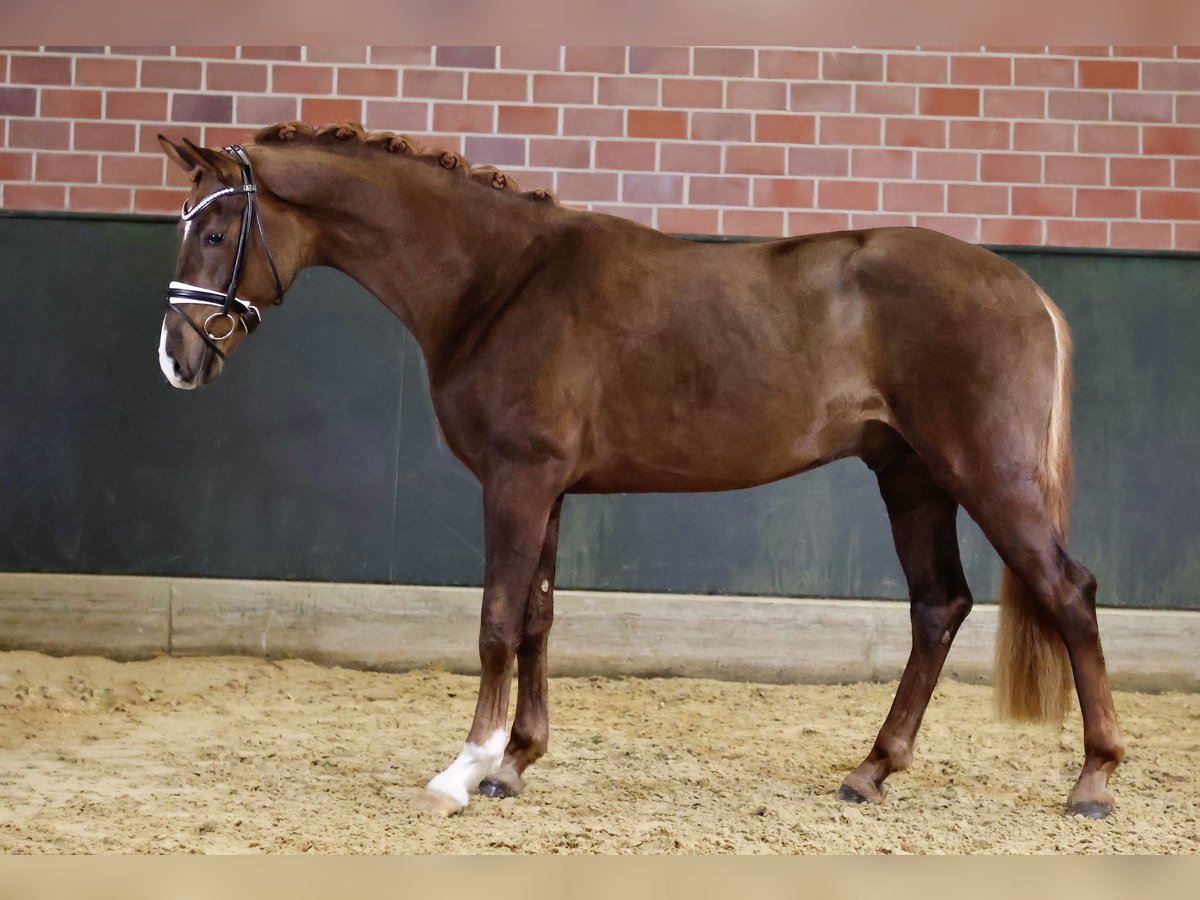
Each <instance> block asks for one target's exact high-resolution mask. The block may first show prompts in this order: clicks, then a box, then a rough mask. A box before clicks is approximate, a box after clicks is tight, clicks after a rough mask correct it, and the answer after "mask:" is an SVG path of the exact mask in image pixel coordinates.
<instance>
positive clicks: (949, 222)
mask: <svg viewBox="0 0 1200 900" xmlns="http://www.w3.org/2000/svg"><path fill="white" fill-rule="evenodd" d="M915 224H916V225H917V227H919V228H928V229H930V230H932V231H940V232H941V233H942V234H948V235H950V236H951V237H956V238H958V239H959V240H960V241H967V242H968V243H972V244H974V243H977V242H978V241H979V220H978V219H977V218H975V217H974V216H934V215H918V216H917V217H916V223H915Z"/></svg>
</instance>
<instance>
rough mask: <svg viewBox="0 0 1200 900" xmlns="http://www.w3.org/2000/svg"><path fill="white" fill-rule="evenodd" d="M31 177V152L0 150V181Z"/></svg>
mask: <svg viewBox="0 0 1200 900" xmlns="http://www.w3.org/2000/svg"><path fill="white" fill-rule="evenodd" d="M31 178H33V154H32V153H13V152H12V151H8V150H0V181H29V180H30V179H31Z"/></svg>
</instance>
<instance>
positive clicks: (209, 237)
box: [204, 231, 225, 247]
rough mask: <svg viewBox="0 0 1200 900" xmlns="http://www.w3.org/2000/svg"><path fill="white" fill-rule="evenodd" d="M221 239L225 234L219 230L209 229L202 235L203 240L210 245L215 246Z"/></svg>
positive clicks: (223, 238)
mask: <svg viewBox="0 0 1200 900" xmlns="http://www.w3.org/2000/svg"><path fill="white" fill-rule="evenodd" d="M223 240H225V235H223V234H221V232H219V231H210V232H209V233H208V234H206V235H205V236H204V242H205V243H206V244H208V246H210V247H215V246H217V244H219V243H221V241H223Z"/></svg>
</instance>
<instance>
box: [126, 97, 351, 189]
mask: <svg viewBox="0 0 1200 900" xmlns="http://www.w3.org/2000/svg"><path fill="white" fill-rule="evenodd" d="M362 108H363V104H362V101H361V100H351V99H350V98H348V97H337V98H332V97H331V98H324V97H305V98H304V99H303V100H301V101H300V118H301V119H303V120H304V121H305V122H311V123H313V124H324V123H327V122H361V121H362ZM135 199H136V198H135Z"/></svg>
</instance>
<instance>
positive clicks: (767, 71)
mask: <svg viewBox="0 0 1200 900" xmlns="http://www.w3.org/2000/svg"><path fill="white" fill-rule="evenodd" d="M820 71H821V57H820V55H819V54H818V53H817V52H815V51H813V50H777V49H774V48H768V47H760V48H759V50H758V77H759V78H783V79H797V80H799V79H814V80H815V79H816V78H818V77H820Z"/></svg>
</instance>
